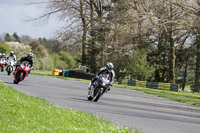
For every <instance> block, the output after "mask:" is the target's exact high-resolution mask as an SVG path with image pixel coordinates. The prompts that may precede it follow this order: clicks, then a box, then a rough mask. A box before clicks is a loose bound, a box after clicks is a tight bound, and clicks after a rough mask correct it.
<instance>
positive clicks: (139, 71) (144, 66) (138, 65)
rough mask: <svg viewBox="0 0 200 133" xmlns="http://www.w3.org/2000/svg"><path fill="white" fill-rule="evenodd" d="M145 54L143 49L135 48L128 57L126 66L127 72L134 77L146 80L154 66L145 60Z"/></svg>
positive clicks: (152, 71)
mask: <svg viewBox="0 0 200 133" xmlns="http://www.w3.org/2000/svg"><path fill="white" fill-rule="evenodd" d="M146 57H147V54H145V51H144V50H135V51H134V54H133V55H132V56H131V57H130V58H129V63H128V66H127V70H128V72H129V73H130V74H131V76H132V77H133V76H134V77H135V79H139V80H146V79H148V78H151V77H152V74H153V73H154V68H153V67H152V66H150V65H149V63H148V62H147V58H146Z"/></svg>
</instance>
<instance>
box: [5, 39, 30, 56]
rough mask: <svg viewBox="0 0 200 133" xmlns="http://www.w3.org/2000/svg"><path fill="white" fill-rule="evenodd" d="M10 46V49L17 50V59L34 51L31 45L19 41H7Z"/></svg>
mask: <svg viewBox="0 0 200 133" xmlns="http://www.w3.org/2000/svg"><path fill="white" fill-rule="evenodd" d="M6 44H8V45H9V46H10V49H11V50H12V51H14V52H15V55H16V57H17V59H20V58H21V57H23V56H26V55H27V54H28V53H30V52H32V50H31V47H30V46H29V45H25V44H23V43H19V42H6Z"/></svg>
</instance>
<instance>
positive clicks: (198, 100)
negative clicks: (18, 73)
mask: <svg viewBox="0 0 200 133" xmlns="http://www.w3.org/2000/svg"><path fill="white" fill-rule="evenodd" d="M31 73H32V74H35V75H41V76H47V77H53V78H60V79H69V80H79V81H87V82H88V81H89V80H82V79H75V78H68V77H62V76H52V75H51V72H50V71H33V72H31ZM113 86H114V87H118V88H124V89H130V90H136V91H139V92H143V93H147V94H151V95H155V96H159V97H163V98H167V99H170V100H174V101H178V102H182V103H187V104H192V105H196V106H200V94H199V93H181V92H173V91H165V90H155V89H150V88H142V87H137V86H128V85H118V84H114V85H113Z"/></svg>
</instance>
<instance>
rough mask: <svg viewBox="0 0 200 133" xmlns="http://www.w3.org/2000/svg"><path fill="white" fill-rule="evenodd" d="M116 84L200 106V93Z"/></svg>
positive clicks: (120, 86)
mask: <svg viewBox="0 0 200 133" xmlns="http://www.w3.org/2000/svg"><path fill="white" fill-rule="evenodd" d="M114 86H115V87H119V88H124V89H130V90H136V91H139V92H143V93H147V94H151V95H155V96H158V97H163V98H167V99H170V100H174V101H178V102H182V103H187V104H192V105H196V106H200V95H199V94H194V93H181V92H174V91H165V90H156V89H150V88H142V87H137V86H128V85H118V84H115V85H114Z"/></svg>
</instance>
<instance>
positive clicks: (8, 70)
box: [7, 67, 11, 75]
mask: <svg viewBox="0 0 200 133" xmlns="http://www.w3.org/2000/svg"><path fill="white" fill-rule="evenodd" d="M7 73H8V75H10V73H11V68H10V67H8V68H7Z"/></svg>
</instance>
